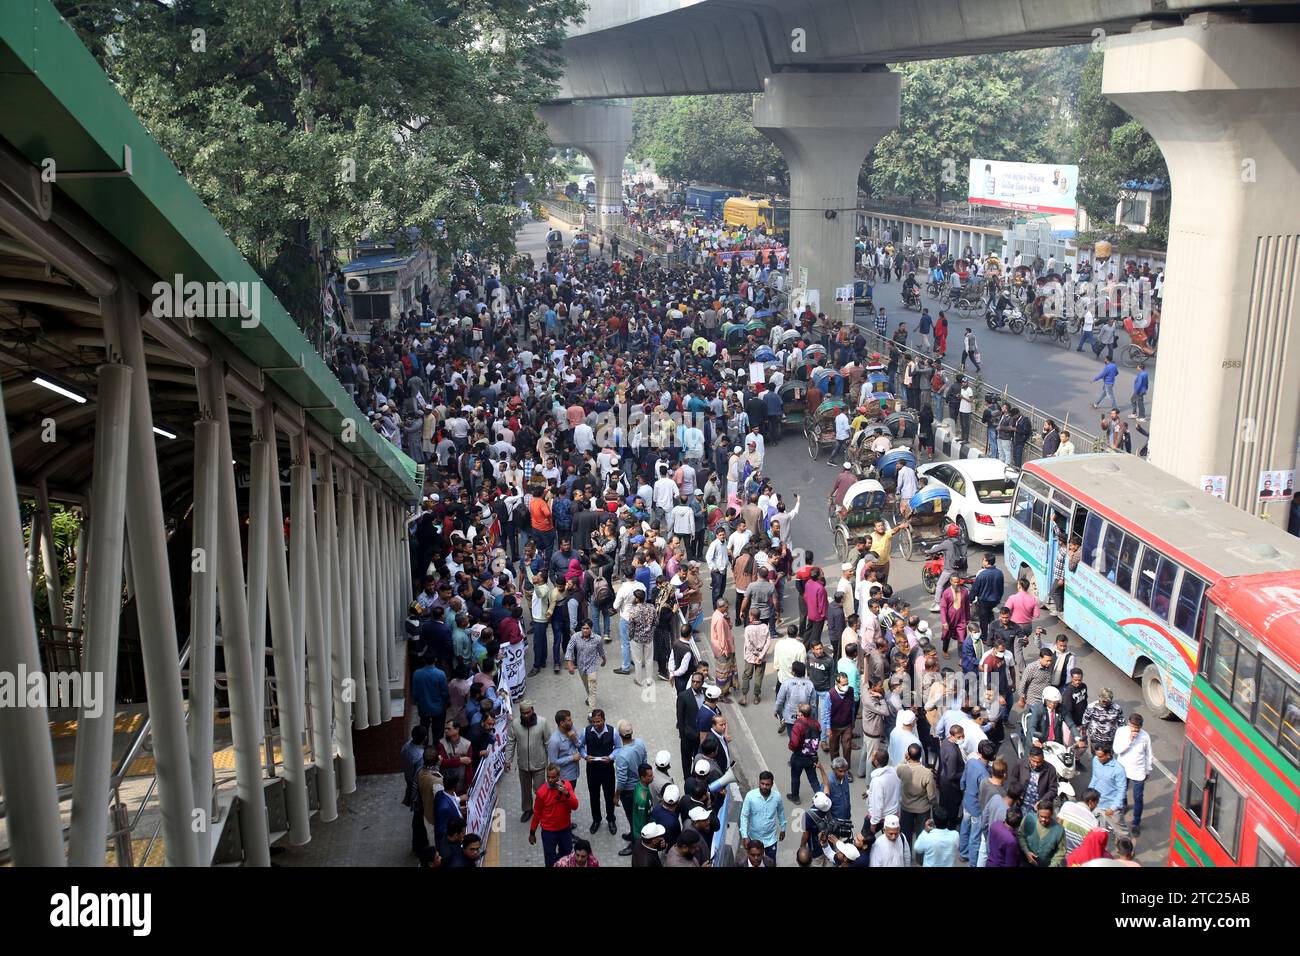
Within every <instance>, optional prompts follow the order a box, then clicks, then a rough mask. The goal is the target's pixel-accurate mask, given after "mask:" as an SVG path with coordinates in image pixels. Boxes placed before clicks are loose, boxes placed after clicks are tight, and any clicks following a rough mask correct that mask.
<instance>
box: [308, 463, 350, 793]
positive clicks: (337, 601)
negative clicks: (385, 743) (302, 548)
mask: <svg viewBox="0 0 1300 956" xmlns="http://www.w3.org/2000/svg"><path fill="white" fill-rule="evenodd" d="M317 460H318V461H319V462H320V463H321V479H322V481H323V485H322V490H323V491H324V494H325V507H324V509H323V511H322V513H323V515H324V519H325V520H324V522H323V534H324V546H325V547H324V555H323V557H324V561H325V568H326V570H327V571H328V572H329V588H328V589H327V592H326V600H327V603H328V604H329V605H330V633H329V653H330V672H331V674H332V675H333V680H332V681H331V684H332V687H333V691H334V742H335V745H336V746H337V748H338V752H339V792H341V793H352V792H354V791H355V790H356V789H357V763H356V757H355V755H354V754H353V751H352V698H353V693H352V689H351V685H352V683H353V681H352V680H351V677H350V672H351V670H352V655H351V652H350V649H349V647H348V644H347V633H348V623H349V622H348V618H347V616H346V614H345V612H344V609H343V575H342V569H341V568H340V564H339V523H338V502H337V501H336V497H337V496H336V495H335V493H334V492H335V488H334V485H335V481H334V456H333V455H332V454H331V453H329V452H326V453H325V454H323V455H318V456H317Z"/></svg>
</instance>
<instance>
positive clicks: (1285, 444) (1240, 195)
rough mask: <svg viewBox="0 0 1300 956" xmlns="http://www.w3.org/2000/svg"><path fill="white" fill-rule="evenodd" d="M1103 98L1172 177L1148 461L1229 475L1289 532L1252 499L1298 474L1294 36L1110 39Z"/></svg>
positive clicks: (1192, 32) (1193, 33) (1232, 493)
mask: <svg viewBox="0 0 1300 956" xmlns="http://www.w3.org/2000/svg"><path fill="white" fill-rule="evenodd" d="M1102 90H1103V92H1104V93H1105V94H1106V95H1107V96H1109V97H1110V98H1111V99H1112V100H1113V101H1114V102H1115V103H1117V104H1118V105H1119V106H1120V107H1122V108H1123V109H1125V110H1126V111H1128V112H1129V113H1130V114H1132V115H1133V116H1134V117H1135V118H1136V119H1138V120H1139V121H1140V122H1141V123H1142V124H1143V125H1144V126H1145V127H1146V128H1147V130H1149V131H1150V133H1151V135H1152V137H1154V139H1155V141H1156V142H1157V143H1158V144H1159V146H1160V148H1161V150H1162V151H1163V153H1164V156H1165V161H1166V163H1167V164H1168V166H1169V173H1170V177H1171V180H1172V183H1171V186H1172V191H1173V206H1172V208H1171V210H1170V222H1169V253H1168V260H1167V261H1168V268H1167V271H1166V283H1165V296H1164V311H1163V317H1162V329H1161V335H1160V358H1159V368H1160V374H1159V375H1158V376H1157V377H1156V378H1157V381H1156V385H1155V390H1154V394H1153V395H1152V407H1151V413H1152V420H1151V450H1150V459H1151V462H1152V464H1155V465H1157V466H1158V467H1160V468H1162V469H1164V470H1165V471H1167V472H1169V473H1171V474H1173V475H1176V476H1177V477H1179V478H1181V479H1183V480H1184V481H1187V482H1189V483H1191V484H1194V485H1199V483H1200V477H1201V476H1202V475H1226V476H1227V498H1228V500H1229V501H1230V502H1232V503H1233V504H1235V505H1237V506H1238V507H1240V508H1243V509H1245V510H1247V511H1250V512H1252V513H1259V512H1260V511H1261V509H1262V510H1264V512H1265V514H1266V515H1267V516H1268V518H1269V519H1270V520H1272V521H1273V522H1274V523H1276V524H1279V525H1281V526H1283V527H1285V526H1286V520H1287V509H1286V507H1285V505H1280V504H1274V505H1273V506H1271V507H1267V506H1264V505H1261V503H1260V502H1259V501H1258V494H1257V489H1258V487H1259V480H1260V472H1261V471H1263V470H1268V469H1291V468H1294V467H1295V459H1296V436H1297V429H1298V427H1300V333H1297V332H1296V330H1295V327H1294V321H1293V319H1294V316H1295V315H1296V313H1297V310H1298V309H1300V290H1298V289H1300V287H1298V286H1297V283H1296V277H1297V275H1300V238H1298V236H1297V234H1298V233H1300V171H1298V170H1297V168H1296V162H1295V157H1296V156H1297V155H1300V24H1290V23H1287V24H1282V23H1279V24H1262V23H1245V22H1239V21H1236V20H1234V19H1229V18H1226V17H1224V16H1221V15H1216V14H1196V15H1194V16H1193V17H1191V18H1190V19H1189V20H1188V21H1187V23H1186V25H1184V26H1180V27H1174V28H1169V29H1144V27H1143V25H1139V27H1138V28H1136V29H1135V30H1134V32H1133V33H1131V34H1128V35H1126V36H1119V37H1111V38H1110V41H1109V43H1108V45H1107V50H1106V60H1105V69H1104V73H1103V78H1102ZM1120 384H1121V386H1123V384H1124V383H1123V382H1122V381H1121V383H1120ZM1279 500H1280V499H1279Z"/></svg>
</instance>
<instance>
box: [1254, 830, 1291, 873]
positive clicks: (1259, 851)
mask: <svg viewBox="0 0 1300 956" xmlns="http://www.w3.org/2000/svg"><path fill="white" fill-rule="evenodd" d="M1255 837H1256V842H1255V865H1256V866H1286V850H1284V849H1282V844H1280V843H1278V842H1277V840H1276V839H1274V838H1273V834H1271V833H1269V832H1268V831H1267V830H1265V829H1264V828H1263V827H1256V828H1255Z"/></svg>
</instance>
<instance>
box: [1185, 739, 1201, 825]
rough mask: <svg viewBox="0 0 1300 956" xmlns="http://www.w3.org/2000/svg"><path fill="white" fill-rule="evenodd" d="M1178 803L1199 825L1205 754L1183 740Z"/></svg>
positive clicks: (1189, 742)
mask: <svg viewBox="0 0 1300 956" xmlns="http://www.w3.org/2000/svg"><path fill="white" fill-rule="evenodd" d="M1178 805H1179V806H1180V807H1182V808H1183V809H1184V810H1185V811H1187V814H1188V815H1189V816H1190V817H1191V818H1192V819H1193V820H1195V821H1196V825H1197V826H1200V824H1201V818H1202V817H1203V816H1204V814H1205V754H1203V753H1201V752H1200V750H1198V749H1197V748H1196V744H1194V743H1192V742H1191V741H1190V740H1184V741H1183V766H1182V769H1181V770H1180V771H1179V773H1178Z"/></svg>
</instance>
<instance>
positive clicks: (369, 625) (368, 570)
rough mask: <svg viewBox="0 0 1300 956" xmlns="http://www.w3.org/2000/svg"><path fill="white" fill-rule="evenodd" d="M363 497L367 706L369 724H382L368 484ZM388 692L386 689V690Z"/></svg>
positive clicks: (360, 547)
mask: <svg viewBox="0 0 1300 956" xmlns="http://www.w3.org/2000/svg"><path fill="white" fill-rule="evenodd" d="M360 490H361V494H360V497H359V500H358V501H357V508H358V511H359V514H360V519H361V520H360V527H359V528H358V529H357V533H358V535H359V537H358V540H357V567H358V569H359V570H360V571H361V578H362V580H361V599H362V601H363V602H364V604H365V629H366V703H367V704H368V705H369V706H368V709H369V711H370V714H369V717H370V721H369V722H370V724H371V725H375V724H381V723H383V719H382V718H381V717H380V716H379V698H380V696H381V695H380V682H379V650H378V644H379V642H378V640H376V638H375V635H376V633H377V632H378V629H379V620H378V618H377V616H376V608H375V568H374V563H373V562H371V561H368V560H366V555H367V554H372V553H373V549H374V542H373V541H372V539H371V537H370V525H371V521H370V501H369V498H370V492H369V490H368V489H367V488H366V485H365V482H362V483H361V489H360ZM385 689H386V688H385Z"/></svg>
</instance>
